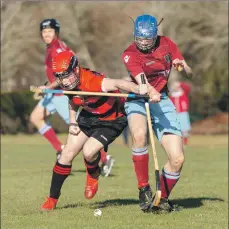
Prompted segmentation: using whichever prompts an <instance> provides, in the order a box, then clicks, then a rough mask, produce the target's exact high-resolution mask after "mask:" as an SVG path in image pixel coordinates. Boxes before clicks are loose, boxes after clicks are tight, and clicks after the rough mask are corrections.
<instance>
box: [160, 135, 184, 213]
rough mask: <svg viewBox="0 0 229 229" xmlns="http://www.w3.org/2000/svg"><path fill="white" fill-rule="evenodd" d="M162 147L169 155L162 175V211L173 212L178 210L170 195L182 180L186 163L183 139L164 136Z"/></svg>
mask: <svg viewBox="0 0 229 229" xmlns="http://www.w3.org/2000/svg"><path fill="white" fill-rule="evenodd" d="M161 143H162V146H163V148H164V149H165V151H166V153H167V155H168V161H167V163H166V164H165V166H164V167H163V168H162V174H161V179H160V181H161V201H160V204H159V209H160V211H164V212H171V211H174V210H176V208H175V207H174V206H173V204H172V203H171V201H169V200H168V198H169V195H170V193H171V191H172V190H173V188H174V187H175V185H176V183H177V182H178V180H179V178H180V173H181V169H182V166H183V163H184V153H183V146H182V138H181V137H180V136H177V135H174V134H169V133H168V134H164V135H163V137H162V141H161Z"/></svg>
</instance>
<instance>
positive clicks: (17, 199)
mask: <svg viewBox="0 0 229 229" xmlns="http://www.w3.org/2000/svg"><path fill="white" fill-rule="evenodd" d="M61 138H62V139H63V140H64V139H65V136H61ZM1 141H2V142H1V143H2V144H1V148H2V149H1V178H2V183H1V184H2V186H1V204H2V212H1V216H2V228H3V229H81V228H82V229H97V228H99V229H111V228H117V229H124V228H125V229H127V228H128V229H154V228H155V229H210V228H211V229H218V228H219V229H225V228H227V225H228V163H227V162H228V142H227V136H212V137H211V136H192V138H191V140H190V146H189V147H188V148H186V149H185V154H186V161H185V165H184V167H183V172H182V176H181V178H180V181H179V183H178V184H177V186H176V187H175V189H174V190H173V193H172V194H171V199H172V200H173V201H174V202H175V203H176V204H179V205H180V206H181V207H182V210H181V211H180V212H173V213H171V214H167V215H154V214H146V213H142V212H141V211H140V210H139V207H138V190H137V188H136V185H137V183H136V179H135V174H134V171H133V165H132V161H131V153H130V150H129V149H128V148H126V147H124V146H123V145H122V144H121V139H119V140H118V141H116V142H115V143H113V145H112V146H111V147H110V153H111V154H112V155H113V156H114V157H115V159H116V163H115V166H114V169H113V175H112V176H111V177H108V178H103V177H102V178H101V179H100V184H99V191H98V193H97V195H96V197H95V198H94V199H93V200H90V201H88V200H86V199H85V198H84V195H83V193H84V184H85V172H84V171H85V168H84V164H83V159H82V156H81V155H80V156H78V157H77V158H76V159H75V161H74V164H73V175H71V176H70V177H69V178H68V179H67V180H66V182H65V184H64V187H63V189H62V195H61V198H60V201H59V204H58V207H57V209H56V210H54V211H53V212H48V213H41V212H39V207H40V205H41V204H42V203H43V201H44V197H45V196H47V195H48V192H49V185H50V179H51V171H52V167H53V165H54V160H55V157H54V151H53V150H52V148H51V146H50V145H49V144H48V143H47V142H46V141H45V140H44V139H43V138H42V137H40V136H39V135H34V136H23V135H22V136H20V135H19V136H2V139H1ZM157 153H158V157H159V162H160V166H162V165H163V163H164V162H165V159H166V157H165V154H164V153H163V151H162V150H161V148H160V146H159V145H157ZM150 168H151V176H150V181H151V184H152V185H154V176H153V163H152V160H151V163H150ZM95 208H100V209H101V210H102V213H103V214H102V216H101V217H95V216H94V215H93V212H94V209H95Z"/></svg>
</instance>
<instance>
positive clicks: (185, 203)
mask: <svg viewBox="0 0 229 229" xmlns="http://www.w3.org/2000/svg"><path fill="white" fill-rule="evenodd" d="M204 201H211V202H224V201H225V200H223V199H221V198H216V197H199V198H185V199H174V200H172V202H173V203H174V204H175V205H178V206H180V207H182V208H199V207H201V206H203V205H204V203H203V202H204Z"/></svg>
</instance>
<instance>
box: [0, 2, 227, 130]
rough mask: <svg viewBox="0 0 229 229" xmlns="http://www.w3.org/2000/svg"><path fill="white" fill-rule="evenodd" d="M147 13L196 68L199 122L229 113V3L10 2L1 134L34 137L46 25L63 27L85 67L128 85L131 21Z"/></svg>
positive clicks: (4, 22) (195, 116)
mask: <svg viewBox="0 0 229 229" xmlns="http://www.w3.org/2000/svg"><path fill="white" fill-rule="evenodd" d="M143 13H144V14H151V15H154V16H156V17H157V19H158V21H159V20H160V19H161V18H162V17H163V18H164V21H163V22H162V24H161V25H160V26H159V34H161V35H165V36H169V37H170V38H172V40H174V41H175V42H176V43H177V45H178V47H179V48H180V50H181V52H182V53H183V55H184V57H185V59H186V61H187V62H188V64H189V65H190V66H191V67H192V68H193V72H194V78H193V80H192V81H191V82H190V83H191V84H192V93H191V109H190V112H191V118H192V121H195V120H199V119H201V118H205V117H207V116H211V115H214V114H216V113H217V112H220V111H226V112H228V2H227V1H215V2H194V1H193V2H186V1H184V2H181V1H179V2H174V1H173V2H170V1H168V2H165V1H158V2H155V1H154V2H144V1H142V2H131V1H122V2H120V1H117V2H104V1H103V2H99V1H98V2H92V1H91V2H87V1H85V2H83V1H81V2H59V1H55V2H52V1H48V2H15V3H6V2H3V3H2V5H1V101H2V104H1V112H2V117H1V122H2V128H1V132H2V133H8V132H10V133H17V132H20V131H22V132H33V131H34V128H32V127H31V126H30V124H29V123H28V117H29V114H30V112H31V110H32V108H33V107H34V105H35V104H36V101H34V100H33V99H32V94H31V93H30V92H28V88H29V86H30V85H31V84H35V85H42V84H43V83H44V82H45V81H46V76H45V71H44V70H45V68H44V55H45V45H44V44H43V43H42V40H41V38H40V33H39V23H40V21H41V20H43V19H44V18H50V17H54V18H56V19H58V20H59V22H60V24H61V30H60V38H61V39H62V40H63V41H65V42H66V44H67V45H68V46H69V47H70V48H72V50H73V51H75V52H76V54H77V55H78V58H79V59H80V62H81V65H82V66H84V67H89V68H91V69H94V70H97V71H101V72H103V73H105V74H107V75H108V76H109V77H111V78H122V77H124V76H127V72H126V69H125V67H124V65H123V64H122V61H121V54H122V52H123V51H124V49H125V48H127V46H128V45H129V43H130V42H131V41H132V40H133V35H132V32H133V22H132V21H131V19H130V17H131V18H133V19H135V18H136V16H138V15H139V14H143ZM177 78H178V79H181V80H185V77H184V76H182V75H181V74H178V73H176V72H172V74H171V75H170V81H172V80H174V79H177ZM11 92H13V93H11ZM57 122H59V120H58V121H57Z"/></svg>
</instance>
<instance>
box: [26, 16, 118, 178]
mask: <svg viewBox="0 0 229 229" xmlns="http://www.w3.org/2000/svg"><path fill="white" fill-rule="evenodd" d="M40 32H41V37H42V39H43V41H44V43H45V44H46V56H45V67H46V75H47V78H48V82H49V85H47V86H41V87H40V88H50V89H54V88H58V87H59V86H58V84H57V83H56V79H55V77H54V75H53V69H52V59H53V58H54V57H55V56H56V55H57V54H58V53H60V52H63V51H71V50H70V48H68V47H67V46H66V45H65V43H64V42H62V41H61V40H60V39H59V33H60V24H59V22H58V21H57V20H56V19H44V20H43V21H42V22H41V23H40ZM71 52H72V53H73V51H71ZM56 112H57V113H58V114H59V115H60V117H61V118H62V119H63V120H64V121H65V122H66V123H67V124H69V109H68V97H67V96H65V95H62V94H54V95H51V94H49V95H46V96H45V97H44V98H43V99H41V100H40V102H39V103H38V104H37V106H36V107H35V108H34V110H33V111H32V113H31V116H30V120H31V122H32V123H33V124H34V125H35V126H36V127H37V129H38V130H39V133H40V134H42V135H43V136H44V137H45V138H46V139H47V140H48V141H49V142H50V143H51V144H52V146H53V148H54V149H55V150H56V152H57V158H58V157H59V156H60V153H61V151H62V149H63V146H64V145H62V144H61V142H60V140H59V139H58V137H57V135H56V133H55V131H54V129H53V128H52V126H51V124H50V123H49V122H47V120H46V118H47V117H48V116H50V115H52V114H54V113H56ZM101 163H102V174H103V175H104V176H109V174H110V173H111V169H112V166H113V164H114V159H113V158H112V156H111V155H108V154H107V152H106V151H105V150H104V149H102V150H101Z"/></svg>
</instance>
